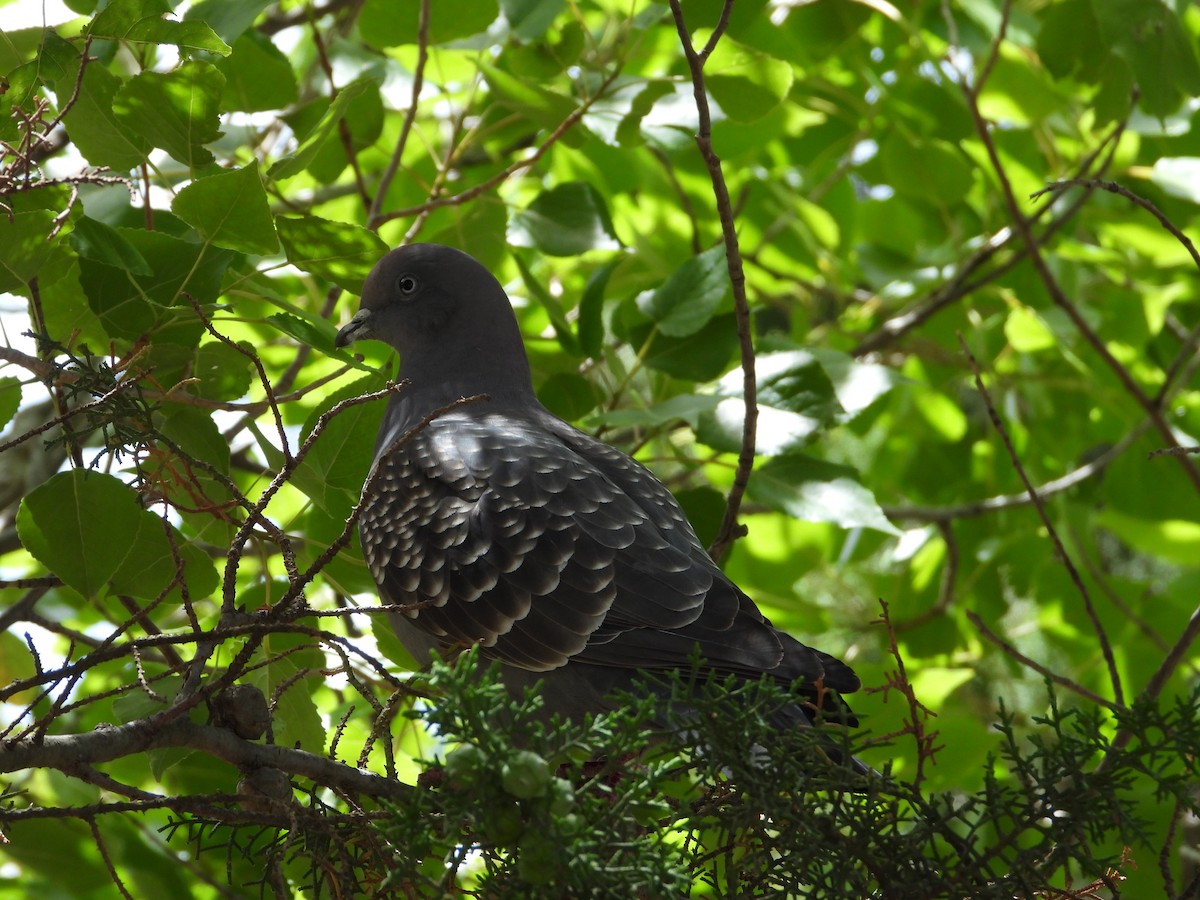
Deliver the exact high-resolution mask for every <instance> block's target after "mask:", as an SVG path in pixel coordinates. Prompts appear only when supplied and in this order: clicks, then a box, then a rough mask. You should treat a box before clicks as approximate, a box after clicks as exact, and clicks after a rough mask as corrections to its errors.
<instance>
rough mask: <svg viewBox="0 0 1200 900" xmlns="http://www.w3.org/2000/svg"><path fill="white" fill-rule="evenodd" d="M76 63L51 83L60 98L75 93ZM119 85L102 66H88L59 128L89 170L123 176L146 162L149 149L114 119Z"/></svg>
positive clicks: (120, 84)
mask: <svg viewBox="0 0 1200 900" xmlns="http://www.w3.org/2000/svg"><path fill="white" fill-rule="evenodd" d="M78 73H79V63H78V62H76V64H75V66H74V70H73V71H71V72H69V73H68V74H67V76H66V77H64V78H60V79H58V80H57V81H55V82H54V90H55V92H56V93H57V94H58V95H59V96H60V97H70V96H71V94H72V92H73V91H74V89H75V83H76V79H77V78H78ZM121 87H122V82H121V80H120V79H119V78H117V76H116V75H114V74H112V72H110V71H108V69H106V68H104V66H98V65H88V66H87V68H86V69H84V73H83V81H82V83H81V84H80V86H79V94H78V96H77V97H76V99H75V103H74V105H73V106H72V107H71V109H70V110H69V111H68V112H67V116H66V118H65V119H64V120H63V124H64V125H65V126H66V128H67V131H68V133H69V134H70V135H71V141H72V143H74V145H75V148H76V149H77V150H78V151H79V152H80V153H81V154H82V155H83V158H84V159H86V160H87V161H88V162H89V163H91V164H92V165H93V166H102V167H107V168H110V169H113V170H114V171H116V172H127V171H129V170H130V169H132V168H135V167H137V166H140V165H141V164H142V163H143V162H145V161H146V157H147V156H148V155H149V153H150V148H151V147H152V146H153V145H152V144H151V142H150V141H148V140H146V138H145V137H143V136H142V135H141V133H140V132H138V131H136V130H135V129H132V128H130V127H128V126H127V125H126V123H125V122H124V121H122V120H119V119H118V116H117V113H116V110H115V107H114V101H115V98H116V96H117V91H118V90H119V89H120V88H121Z"/></svg>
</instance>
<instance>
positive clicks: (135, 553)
mask: <svg viewBox="0 0 1200 900" xmlns="http://www.w3.org/2000/svg"><path fill="white" fill-rule="evenodd" d="M214 499H217V498H214ZM219 499H220V500H222V501H223V500H224V499H225V497H224V496H222V497H221V498H219ZM167 528H169V529H170V531H171V540H170V541H169V540H168V539H167V535H166V532H165V530H164V528H163V522H162V519H160V518H159V517H158V516H156V515H155V514H154V513H152V512H150V511H149V510H144V509H139V510H138V521H137V533H136V535H135V536H134V539H133V541H132V542H131V543H130V544H129V546H128V548H127V551H128V552H127V553H126V554H125V557H124V558H123V559H122V560H121V564H120V565H119V566H118V567H117V569H116V571H115V572H113V573H112V577H111V586H112V590H113V592H114V593H117V594H127V595H128V596H130V597H137V598H138V599H141V600H154V599H156V598H157V597H158V596H159V595H160V594H161V593H162V592H163V591H164V590H166V589H167V587H168V585H170V584H171V583H172V582H173V581H174V580H175V579H176V578H177V577H178V576H179V574H180V571H179V569H178V567H177V564H176V562H175V556H174V554H173V553H172V552H171V542H172V541H173V542H174V544H175V549H176V551H177V552H178V554H179V565H181V566H182V576H183V580H184V582H185V583H186V584H187V587H188V594H189V596H190V597H191V598H192V599H193V600H200V599H203V598H204V597H207V596H209V595H210V594H211V593H213V591H215V590H216V589H217V585H218V584H219V583H220V580H219V578H218V576H217V569H216V566H215V565H214V564H213V561H212V558H211V557H209V556H208V554H206V553H204V552H203V551H201V550H200V549H198V548H196V547H193V546H191V545H190V544H188V543H187V542H186V541H185V540H184V538H183V536H182V535H181V534H180V533H179V532H178V531H176V530H175V526H174V525H168V526H167ZM178 591H179V586H178V585H176V586H175V587H174V588H172V593H173V594H177V593H178ZM81 593H82V592H81Z"/></svg>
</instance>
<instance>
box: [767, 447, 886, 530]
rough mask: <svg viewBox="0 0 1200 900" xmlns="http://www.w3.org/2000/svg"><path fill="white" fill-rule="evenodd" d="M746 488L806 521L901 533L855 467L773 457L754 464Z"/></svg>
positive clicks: (800, 457)
mask: <svg viewBox="0 0 1200 900" xmlns="http://www.w3.org/2000/svg"><path fill="white" fill-rule="evenodd" d="M747 493H748V495H749V496H750V498H751V499H753V500H754V501H756V502H758V503H762V504H765V505H766V506H769V507H771V508H772V509H778V510H780V511H782V512H785V513H787V514H788V515H790V516H793V517H795V518H797V519H801V520H803V521H805V522H832V523H833V524H835V525H838V526H840V527H842V528H873V529H875V530H876V531H882V532H884V533H886V534H899V533H900V532H899V530H898V529H897V528H896V527H895V526H894V525H892V523H891V522H889V521H888V520H887V517H886V516H885V515H884V514H883V510H881V509H880V508H879V504H878V503H877V502H876V500H875V497H874V495H873V494H872V493H871V492H870V491H869V490H867V489H866V488H865V487H863V485H862V483H861V482H860V481H859V478H858V473H857V472H855V471H854V469H852V468H850V467H849V466H841V465H837V464H836V463H830V462H825V461H824V460H820V459H813V458H812V457H811V456H803V455H800V454H791V455H788V456H780V457H777V458H775V459H772V460H768V461H767V463H766V464H765V465H763V466H762V467H761V468H758V469H755V470H754V474H753V475H752V476H751V478H750V485H749V488H748V489H747Z"/></svg>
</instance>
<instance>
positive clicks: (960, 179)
mask: <svg viewBox="0 0 1200 900" xmlns="http://www.w3.org/2000/svg"><path fill="white" fill-rule="evenodd" d="M880 156H881V158H882V161H883V168H884V172H885V173H886V175H887V179H888V184H890V185H891V186H892V187H894V188H895V189H896V193H897V194H902V195H904V196H907V197H916V198H920V199H923V200H928V201H932V202H935V203H941V204H944V205H946V206H950V205H954V204H958V203H962V202H964V201H965V200H966V193H967V191H969V190H970V189H971V185H972V184H973V183H974V176H973V175H972V167H971V165H970V164H969V163H968V162H967V160H966V159H964V158H963V155H962V153H960V152H959V151H958V150H956V149H955V148H954V147H953V146H951V145H950V144H948V143H946V142H945V141H938V140H930V141H925V142H922V143H916V142H913V141H911V140H909V139H908V138H907V137H905V136H904V135H903V134H901V133H900V132H899V131H898V130H893V131H891V132H890V133H889V134H888V136H887V137H886V138H885V139H884V141H883V145H882V147H881V148H880Z"/></svg>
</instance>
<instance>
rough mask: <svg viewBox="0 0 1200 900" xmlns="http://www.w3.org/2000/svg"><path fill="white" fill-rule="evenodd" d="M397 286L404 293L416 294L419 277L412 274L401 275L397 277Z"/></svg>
mask: <svg viewBox="0 0 1200 900" xmlns="http://www.w3.org/2000/svg"><path fill="white" fill-rule="evenodd" d="M396 287H398V288H399V289H400V293H402V294H415V293H416V292H417V279H415V278H413V276H411V275H401V276H400V277H399V278H397V279H396Z"/></svg>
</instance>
